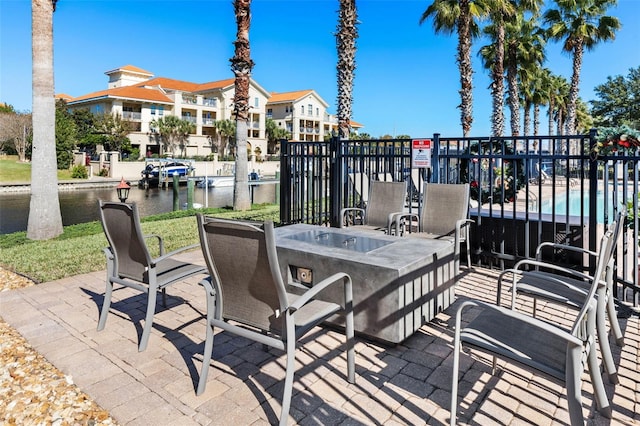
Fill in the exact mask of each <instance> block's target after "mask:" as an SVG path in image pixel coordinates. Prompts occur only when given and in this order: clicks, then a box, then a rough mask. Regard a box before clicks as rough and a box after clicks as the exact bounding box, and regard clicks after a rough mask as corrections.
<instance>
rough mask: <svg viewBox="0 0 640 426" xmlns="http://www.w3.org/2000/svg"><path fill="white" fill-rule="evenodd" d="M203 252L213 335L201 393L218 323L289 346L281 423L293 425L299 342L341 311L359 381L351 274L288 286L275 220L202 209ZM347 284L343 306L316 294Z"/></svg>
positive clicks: (351, 376)
mask: <svg viewBox="0 0 640 426" xmlns="http://www.w3.org/2000/svg"><path fill="white" fill-rule="evenodd" d="M197 219H198V230H199V233H200V243H201V246H202V251H203V253H204V257H205V260H206V263H207V266H208V268H209V273H210V276H209V277H208V278H207V279H205V280H203V281H201V284H202V285H203V286H204V287H205V290H206V295H207V339H206V343H205V347H204V360H203V364H202V373H201V374H200V381H199V383H198V389H197V394H198V395H200V394H202V392H204V390H205V387H206V384H207V373H208V371H209V364H210V360H211V354H212V351H213V341H214V327H219V328H221V329H223V330H225V331H228V332H230V333H233V334H236V335H238V336H242V337H244V338H246V339H251V340H254V341H256V342H259V343H262V344H263V345H268V346H271V347H274V348H277V349H280V350H283V351H286V373H285V382H284V391H283V396H282V411H281V414H280V424H281V425H285V424H287V420H288V416H289V407H290V405H291V394H292V386H293V376H294V369H295V349H296V343H297V342H298V341H299V340H300V339H301V338H302V337H303V336H304V335H306V334H307V333H308V332H309V331H310V330H311V329H313V328H314V327H315V326H317V325H318V324H320V323H321V322H323V321H324V320H326V319H327V318H329V317H331V316H333V315H334V314H336V313H342V314H344V315H345V317H346V318H345V335H346V352H347V380H348V381H349V383H354V381H355V358H354V357H355V355H354V347H353V334H354V324H353V300H352V284H351V278H350V277H349V275H347V274H345V273H336V274H333V275H331V276H330V277H328V278H326V279H325V280H322V281H321V282H318V283H314V285H313V287H311V288H310V289H307V288H304V289H303V288H301V287H300V286H296V285H295V284H293V283H289V284H288V285H286V286H285V281H284V280H283V277H282V274H281V270H280V266H279V264H278V255H277V251H276V244H275V236H274V229H273V223H272V222H269V221H267V222H265V223H264V229H260V228H259V227H257V226H255V225H252V224H248V223H242V222H235V221H228V220H222V219H214V218H211V217H206V216H203V215H202V214H198V216H197ZM335 285H337V286H342V288H343V294H344V300H343V303H342V305H339V304H336V303H330V302H324V301H321V300H317V299H315V297H317V296H318V295H319V294H320V293H321V292H322V291H323V290H325V289H327V288H329V287H330V286H335Z"/></svg>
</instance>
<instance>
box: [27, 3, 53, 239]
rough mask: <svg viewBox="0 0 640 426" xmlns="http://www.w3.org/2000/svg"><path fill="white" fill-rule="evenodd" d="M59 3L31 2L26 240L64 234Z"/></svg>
mask: <svg viewBox="0 0 640 426" xmlns="http://www.w3.org/2000/svg"><path fill="white" fill-rule="evenodd" d="M55 9H56V0H32V1H31V19H32V21H31V22H32V24H31V25H32V27H31V39H32V44H33V50H32V60H33V65H32V78H33V83H32V84H33V112H32V114H33V151H32V154H31V200H30V203H29V219H28V222H27V238H29V239H32V240H48V239H50V238H54V237H57V236H58V235H60V234H62V214H61V213H60V200H59V198H58V167H57V161H56V126H55V121H56V106H55V98H54V89H53V12H54V11H55Z"/></svg>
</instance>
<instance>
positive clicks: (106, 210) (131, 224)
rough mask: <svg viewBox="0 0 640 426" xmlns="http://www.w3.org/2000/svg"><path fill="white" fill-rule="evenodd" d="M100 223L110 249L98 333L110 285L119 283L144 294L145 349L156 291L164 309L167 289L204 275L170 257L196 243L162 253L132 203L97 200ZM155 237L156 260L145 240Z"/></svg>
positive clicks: (142, 340)
mask: <svg viewBox="0 0 640 426" xmlns="http://www.w3.org/2000/svg"><path fill="white" fill-rule="evenodd" d="M99 206H100V209H99V210H100V220H101V222H102V228H103V229H104V233H105V236H106V237H107V241H108V242H109V247H106V248H105V249H104V254H105V256H106V259H107V281H106V290H105V294H104V302H103V303H102V309H101V311H100V320H99V321H98V331H100V330H102V329H104V326H105V323H106V322H107V315H108V314H109V308H110V306H111V294H112V293H113V285H114V284H120V285H123V286H126V287H130V288H133V289H135V290H138V291H141V292H143V293H147V308H146V315H145V320H144V328H143V331H142V336H141V337H140V343H139V346H138V350H139V351H141V352H142V351H144V350H145V349H146V348H147V343H148V341H149V334H150V333H151V327H152V326H153V315H154V313H155V310H156V298H157V293H158V291H161V292H162V297H163V299H162V300H163V303H164V306H165V307H166V306H167V299H166V296H167V293H166V289H167V287H168V286H170V285H172V284H175V283H177V282H179V281H182V280H184V279H185V278H188V277H190V276H193V275H196V274H203V273H205V272H206V268H205V267H203V266H201V265H195V264H192V263H188V262H182V261H179V260H176V259H174V258H173V257H174V256H175V255H176V254H178V253H181V252H184V251H186V250H189V249H194V248H197V247H198V244H194V245H190V246H187V247H183V248H181V249H178V250H175V251H172V252H170V253H165V252H164V241H163V240H162V237H160V236H159V235H144V234H143V233H142V228H141V227H140V217H139V215H138V208H137V206H136V205H135V204H126V203H118V202H106V201H102V200H99ZM148 238H155V239H156V240H157V241H158V245H159V253H160V255H159V257H156V258H154V257H152V256H151V254H150V252H149V249H148V247H147V244H146V239H148Z"/></svg>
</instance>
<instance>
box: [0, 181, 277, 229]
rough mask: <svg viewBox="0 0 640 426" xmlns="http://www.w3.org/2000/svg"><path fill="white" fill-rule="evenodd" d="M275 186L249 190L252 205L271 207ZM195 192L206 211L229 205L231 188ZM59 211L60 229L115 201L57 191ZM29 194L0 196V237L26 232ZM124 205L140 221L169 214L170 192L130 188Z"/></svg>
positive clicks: (109, 193)
mask: <svg viewBox="0 0 640 426" xmlns="http://www.w3.org/2000/svg"><path fill="white" fill-rule="evenodd" d="M275 188H276V185H273V184H265V185H258V186H255V187H253V189H252V198H253V200H252V202H253V203H256V204H258V203H273V202H275V200H276V196H275ZM178 192H179V198H180V203H179V205H180V206H181V207H182V206H183V205H185V204H186V202H187V188H186V186H181V187H180V188H179V191H178ZM206 194H207V195H208V196H206V197H205V190H204V189H201V188H195V190H194V194H193V195H194V196H193V202H194V203H199V204H202V205H203V206H204V205H208V206H209V207H225V206H230V205H232V204H233V187H222V188H209V190H208V192H207V193H206ZM58 197H59V198H60V210H61V213H62V224H63V225H64V226H67V225H74V224H77V223H85V222H91V221H94V220H99V214H98V200H107V201H118V197H117V194H116V191H115V189H113V188H95V189H82V190H75V191H61V192H59V193H58ZM29 201H30V194H29V193H6V194H0V234H9V233H12V232H18V231H26V230H27V220H28V217H29ZM127 202H135V203H137V205H138V210H139V211H140V215H141V216H142V217H144V216H149V215H153V214H158V213H167V212H170V211H172V210H173V189H172V188H168V189H160V188H151V189H149V190H145V189H140V188H137V187H132V188H131V192H130V193H129V198H128V199H127Z"/></svg>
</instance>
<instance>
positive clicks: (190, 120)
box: [182, 115, 196, 124]
mask: <svg viewBox="0 0 640 426" xmlns="http://www.w3.org/2000/svg"><path fill="white" fill-rule="evenodd" d="M182 119H183V120H185V121H188V122H189V123H193V124H196V118H195V117H190V116H187V115H183V116H182Z"/></svg>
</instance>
